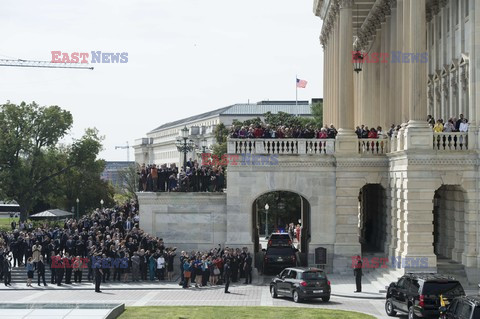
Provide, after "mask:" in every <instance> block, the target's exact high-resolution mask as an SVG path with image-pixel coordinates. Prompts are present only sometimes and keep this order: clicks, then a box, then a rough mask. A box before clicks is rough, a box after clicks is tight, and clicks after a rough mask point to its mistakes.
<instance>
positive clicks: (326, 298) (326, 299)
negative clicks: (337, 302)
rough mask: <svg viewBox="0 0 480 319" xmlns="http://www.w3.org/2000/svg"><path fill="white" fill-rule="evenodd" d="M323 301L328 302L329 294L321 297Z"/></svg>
mask: <svg viewBox="0 0 480 319" xmlns="http://www.w3.org/2000/svg"><path fill="white" fill-rule="evenodd" d="M322 301H323V302H329V301H330V296H326V297H322Z"/></svg>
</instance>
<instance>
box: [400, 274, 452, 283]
mask: <svg viewBox="0 0 480 319" xmlns="http://www.w3.org/2000/svg"><path fill="white" fill-rule="evenodd" d="M405 277H409V278H411V279H419V280H424V281H439V280H441V281H446V280H447V281H457V280H456V279H455V278H454V277H452V276H447V275H442V274H436V273H407V274H405Z"/></svg>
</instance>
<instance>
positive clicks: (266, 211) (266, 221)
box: [265, 204, 270, 239]
mask: <svg viewBox="0 0 480 319" xmlns="http://www.w3.org/2000/svg"><path fill="white" fill-rule="evenodd" d="M269 208H270V206H268V204H265V238H266V239H268V209H269Z"/></svg>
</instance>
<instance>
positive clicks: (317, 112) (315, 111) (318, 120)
mask: <svg viewBox="0 0 480 319" xmlns="http://www.w3.org/2000/svg"><path fill="white" fill-rule="evenodd" d="M310 108H311V111H312V115H313V119H314V120H315V124H316V126H317V127H322V126H323V103H322V102H318V103H314V104H312V106H311V107H310Z"/></svg>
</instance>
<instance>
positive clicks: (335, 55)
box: [328, 16, 340, 128]
mask: <svg viewBox="0 0 480 319" xmlns="http://www.w3.org/2000/svg"><path fill="white" fill-rule="evenodd" d="M339 19H340V18H339V17H338V16H337V17H336V18H335V27H334V30H335V31H334V34H333V40H334V42H335V49H334V53H333V61H334V64H333V68H334V71H333V88H334V91H333V93H334V96H335V97H334V101H335V102H334V103H333V112H332V113H333V117H332V123H333V125H335V127H337V128H338V112H339V109H340V107H339V103H340V102H339V96H338V95H339V90H340V87H339V83H338V80H339V76H340V75H339V67H340V65H339V53H340V39H339ZM328 124H329V125H330V123H328Z"/></svg>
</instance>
